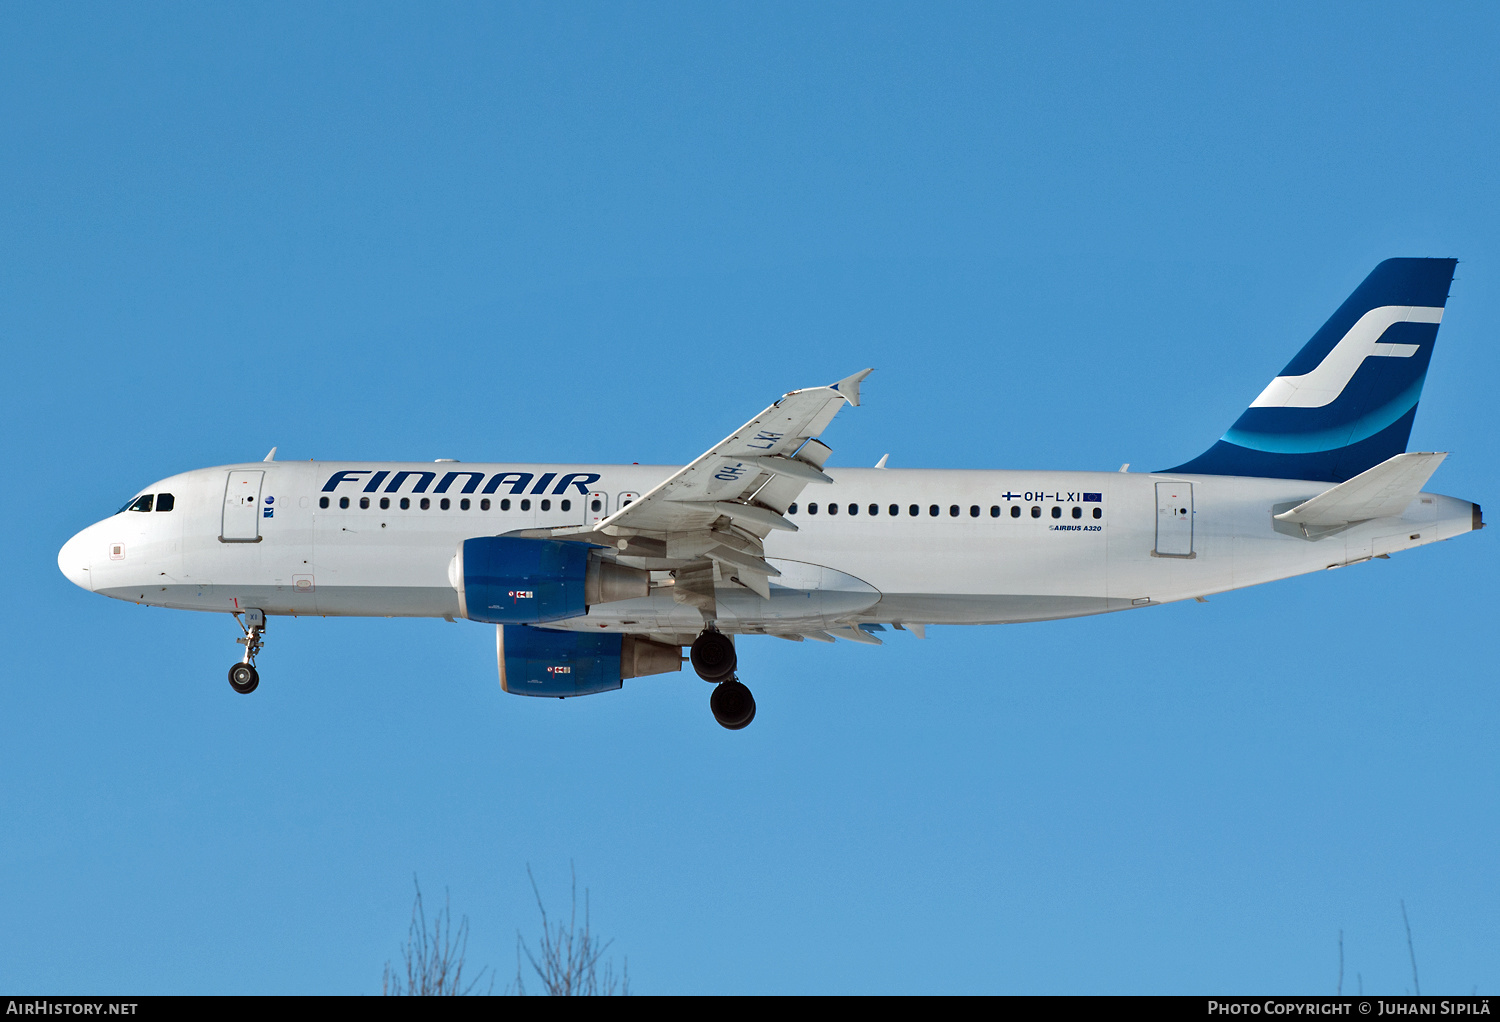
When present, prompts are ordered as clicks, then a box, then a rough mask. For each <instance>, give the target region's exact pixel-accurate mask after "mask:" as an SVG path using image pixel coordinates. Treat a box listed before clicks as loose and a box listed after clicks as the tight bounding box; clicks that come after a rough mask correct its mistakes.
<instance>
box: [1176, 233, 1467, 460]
mask: <svg viewBox="0 0 1500 1022" xmlns="http://www.w3.org/2000/svg"><path fill="white" fill-rule="evenodd" d="M1457 262H1458V261H1457V260H1455V259H1387V260H1386V261H1385V262H1383V263H1381V264H1380V265H1379V266H1377V267H1375V269H1374V271H1373V272H1371V274H1370V275H1369V276H1368V277H1366V278H1365V280H1364V283H1362V284H1360V285H1359V287H1357V288H1355V289H1354V293H1353V294H1351V295H1350V296H1349V298H1348V299H1347V300H1346V301H1345V302H1344V304H1343V305H1341V306H1339V308H1338V311H1337V312H1335V313H1334V314H1333V315H1332V316H1331V317H1330V318H1329V320H1328V322H1326V323H1324V324H1323V326H1322V328H1321V329H1320V330H1318V332H1317V333H1315V334H1313V336H1312V340H1310V341H1308V342H1307V344H1306V345H1305V346H1304V347H1303V348H1302V350H1301V351H1299V352H1298V353H1297V357H1296V358H1294V359H1292V360H1291V362H1289V363H1288V364H1287V367H1286V368H1285V369H1283V370H1282V371H1281V374H1280V375H1279V376H1277V377H1276V378H1275V379H1274V380H1272V381H1271V382H1270V384H1269V385H1267V387H1266V389H1265V390H1263V391H1261V393H1260V396H1259V397H1257V398H1256V399H1255V400H1254V401H1252V402H1250V407H1249V408H1247V409H1245V412H1244V414H1243V415H1241V416H1240V417H1239V419H1238V420H1237V421H1236V422H1235V424H1234V425H1233V426H1232V427H1230V429H1229V431H1228V432H1227V433H1225V434H1224V435H1223V437H1221V438H1220V439H1219V441H1218V442H1217V443H1215V444H1214V445H1213V446H1212V447H1210V448H1209V449H1208V450H1207V451H1205V452H1203V453H1202V454H1200V455H1199V456H1198V457H1196V458H1194V459H1193V460H1192V461H1189V462H1187V463H1186V464H1184V465H1178V466H1177V467H1176V468H1172V469H1167V471H1169V472H1182V473H1196V474H1201V475H1239V476H1266V477H1270V478H1277V479H1316V480H1321V481H1324V482H1333V483H1341V482H1344V481H1345V480H1347V479H1350V478H1352V477H1354V476H1356V475H1358V474H1359V473H1361V472H1363V471H1365V470H1366V469H1368V468H1371V467H1373V466H1375V465H1378V464H1380V463H1381V462H1383V461H1385V460H1387V459H1389V458H1391V457H1394V456H1395V455H1397V454H1400V453H1402V452H1403V451H1405V450H1406V441H1407V438H1408V437H1410V436H1411V425H1412V422H1413V420H1415V418H1416V415H1417V402H1418V400H1419V399H1420V398H1421V396H1422V383H1423V381H1425V380H1426V378H1427V364H1428V362H1429V361H1430V360H1431V359H1432V348H1433V344H1434V343H1435V342H1436V341H1437V331H1438V324H1439V323H1441V322H1442V319H1443V309H1444V307H1445V306H1446V305H1447V301H1448V287H1449V285H1450V284H1451V283H1452V282H1453V268H1454V266H1456V265H1457Z"/></svg>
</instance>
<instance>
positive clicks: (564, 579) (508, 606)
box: [448, 536, 651, 625]
mask: <svg viewBox="0 0 1500 1022" xmlns="http://www.w3.org/2000/svg"><path fill="white" fill-rule="evenodd" d="M597 549H598V548H597V547H594V546H591V545H590V544H587V543H565V542H562V541H560V540H555V539H525V538H522V537H519V536H481V537H479V538H477V539H466V540H464V541H463V543H462V544H461V545H460V546H459V548H458V554H457V555H456V556H455V557H454V558H453V562H452V563H451V564H450V565H449V568H448V580H449V582H451V583H452V584H453V588H454V589H456V590H458V605H459V609H460V611H461V612H462V613H463V616H464V617H466V618H468V619H469V620H471V621H488V622H490V623H492V624H506V625H515V624H540V623H542V622H544V621H561V620H563V619H564V618H570V617H581V616H582V615H583V614H585V613H586V612H587V611H588V608H589V607H591V606H593V605H594V604H596V603H610V602H612V601H615V600H629V599H634V598H637V597H641V596H646V595H647V594H648V593H649V592H650V588H651V576H650V573H649V572H647V571H644V570H642V569H639V568H628V567H626V566H624V565H622V564H616V563H614V562H613V561H605V560H601V559H600V558H599V557H598V556H597V553H596V551H597Z"/></svg>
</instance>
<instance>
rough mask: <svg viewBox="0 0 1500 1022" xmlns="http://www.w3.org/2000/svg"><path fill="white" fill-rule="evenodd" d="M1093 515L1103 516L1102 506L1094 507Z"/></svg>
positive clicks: (1096, 516)
mask: <svg viewBox="0 0 1500 1022" xmlns="http://www.w3.org/2000/svg"><path fill="white" fill-rule="evenodd" d="M1094 517H1095V518H1103V517H1104V509H1103V508H1099V507H1096V508H1094Z"/></svg>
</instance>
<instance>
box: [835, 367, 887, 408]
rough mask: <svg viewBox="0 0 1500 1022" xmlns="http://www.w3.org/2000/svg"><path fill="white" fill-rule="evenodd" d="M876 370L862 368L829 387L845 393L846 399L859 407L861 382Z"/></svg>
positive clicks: (842, 393)
mask: <svg viewBox="0 0 1500 1022" xmlns="http://www.w3.org/2000/svg"><path fill="white" fill-rule="evenodd" d="M874 371H875V370H874V368H870V369H862V370H860V371H859V372H857V373H855V374H854V375H853V376H846V377H844V378H843V379H842V380H840V381H839V382H837V383H835V384H833V385H832V386H831V387H829V388H828V389H829V390H836V391H838V392H839V393H840V394H841V395H843V398H844V400H845V401H848V402H849V403H850V404H851V405H853V406H854V407H855V408H858V407H859V385H860V382H861V381H863V380H864V378H865V377H866V376H869V375H870V374H871V373H873V372H874Z"/></svg>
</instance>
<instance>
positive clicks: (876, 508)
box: [870, 504, 880, 515]
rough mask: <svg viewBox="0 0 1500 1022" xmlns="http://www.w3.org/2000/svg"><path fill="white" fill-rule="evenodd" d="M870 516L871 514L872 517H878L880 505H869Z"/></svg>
mask: <svg viewBox="0 0 1500 1022" xmlns="http://www.w3.org/2000/svg"><path fill="white" fill-rule="evenodd" d="M870 514H872V515H878V514H880V505H879V504H871V505H870Z"/></svg>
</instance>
